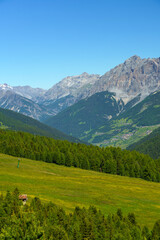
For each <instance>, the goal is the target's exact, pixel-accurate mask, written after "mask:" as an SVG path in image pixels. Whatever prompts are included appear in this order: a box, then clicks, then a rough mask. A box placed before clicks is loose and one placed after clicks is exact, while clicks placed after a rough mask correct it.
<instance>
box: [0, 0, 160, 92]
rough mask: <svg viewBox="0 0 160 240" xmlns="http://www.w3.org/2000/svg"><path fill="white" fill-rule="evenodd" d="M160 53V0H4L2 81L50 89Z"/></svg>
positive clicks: (0, 13)
mask: <svg viewBox="0 0 160 240" xmlns="http://www.w3.org/2000/svg"><path fill="white" fill-rule="evenodd" d="M135 54H136V55H139V56H140V57H142V58H148V57H151V58H152V57H160V0H145V1H144V0H139V1H138V0H134V1H128V0H121V1H120V0H112V1H111V0H110V1H108V0H0V83H8V84H10V85H12V86H16V85H30V86H32V87H42V88H45V89H48V88H50V87H52V86H53V85H54V84H55V83H57V82H59V81H60V80H61V79H62V78H64V77H66V76H72V75H78V74H81V73H83V72H88V73H98V74H104V73H105V72H106V71H108V70H110V68H113V67H114V66H116V65H117V64H119V63H121V62H123V61H125V59H127V58H129V57H130V56H132V55H135Z"/></svg>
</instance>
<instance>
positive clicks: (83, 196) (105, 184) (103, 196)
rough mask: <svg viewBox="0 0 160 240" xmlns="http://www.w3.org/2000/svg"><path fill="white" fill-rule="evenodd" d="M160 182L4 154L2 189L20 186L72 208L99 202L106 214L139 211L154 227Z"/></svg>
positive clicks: (0, 168)
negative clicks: (18, 159)
mask: <svg viewBox="0 0 160 240" xmlns="http://www.w3.org/2000/svg"><path fill="white" fill-rule="evenodd" d="M159 186H160V184H159V183H153V182H148V181H144V180H141V179H135V178H129V177H120V176H116V175H109V174H103V173H98V172H93V171H86V170H81V169H76V168H67V167H63V166H58V165H55V164H49V163H45V162H39V161H32V160H27V159H22V160H21V163H20V168H17V158H15V157H10V156H7V155H4V154H0V191H1V192H4V191H6V190H13V189H14V188H15V187H18V188H19V190H20V192H21V193H26V194H28V196H29V199H30V198H31V197H33V196H37V197H40V198H41V199H42V200H44V201H49V200H51V201H53V202H54V203H56V204H58V205H60V206H63V207H64V208H65V209H66V210H68V211H72V210H73V208H74V207H75V206H77V205H79V206H86V207H88V206H89V205H95V206H97V207H98V208H99V209H101V210H102V211H103V213H104V214H108V213H109V212H115V211H116V209H117V208H119V207H120V208H122V210H123V212H124V213H128V212H135V214H136V216H137V218H138V219H137V220H138V222H139V223H140V224H142V225H143V224H146V225H148V226H149V227H152V225H153V223H154V222H155V221H156V220H157V219H160V211H159V210H160V203H159V199H160V187H159Z"/></svg>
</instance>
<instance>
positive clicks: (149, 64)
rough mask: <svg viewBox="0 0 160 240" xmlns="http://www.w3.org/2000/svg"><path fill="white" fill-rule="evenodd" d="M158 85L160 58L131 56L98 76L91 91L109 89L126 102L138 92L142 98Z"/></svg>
mask: <svg viewBox="0 0 160 240" xmlns="http://www.w3.org/2000/svg"><path fill="white" fill-rule="evenodd" d="M159 86H160V58H157V59H150V58H149V59H141V58H140V57H138V56H133V57H131V58H129V59H127V60H126V61H125V62H124V63H122V64H120V65H118V66H117V67H115V68H113V69H111V70H110V71H109V72H107V73H106V74H104V75H103V76H101V77H100V79H99V80H98V81H97V82H96V83H95V85H94V86H93V87H92V92H94V91H95V92H97V91H99V92H101V91H105V90H108V91H111V92H115V93H116V96H117V97H118V98H121V99H123V101H124V102H128V101H129V100H131V99H133V98H134V97H135V96H137V95H138V94H141V97H142V98H144V97H146V96H148V95H149V94H150V93H152V92H153V91H155V90H157V89H159Z"/></svg>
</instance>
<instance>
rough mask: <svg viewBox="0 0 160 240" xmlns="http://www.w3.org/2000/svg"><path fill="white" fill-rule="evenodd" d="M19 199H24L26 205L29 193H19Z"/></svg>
mask: <svg viewBox="0 0 160 240" xmlns="http://www.w3.org/2000/svg"><path fill="white" fill-rule="evenodd" d="M19 200H21V201H23V204H24V205H25V204H26V202H27V200H28V198H27V194H22V195H19Z"/></svg>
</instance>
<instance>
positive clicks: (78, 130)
mask: <svg viewBox="0 0 160 240" xmlns="http://www.w3.org/2000/svg"><path fill="white" fill-rule="evenodd" d="M123 107H124V103H123V101H122V100H118V101H117V100H116V98H115V94H114V93H109V92H107V91H106V92H101V93H96V94H94V95H92V96H91V97H89V98H87V99H84V100H81V101H79V102H78V103H76V104H74V105H72V106H71V107H69V108H67V109H65V110H64V111H62V112H60V113H59V114H57V115H56V116H54V117H51V118H49V119H47V120H46V121H45V122H44V123H46V124H48V125H49V126H51V127H53V126H54V127H55V128H57V129H59V130H61V131H63V132H65V133H66V134H69V135H71V136H75V137H78V138H83V137H84V136H85V135H86V134H87V133H89V132H90V131H91V130H92V129H96V128H97V127H99V126H102V125H103V124H105V123H106V122H107V121H109V120H110V119H112V118H114V117H116V116H117V114H119V113H120V112H121V111H122V109H123Z"/></svg>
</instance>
